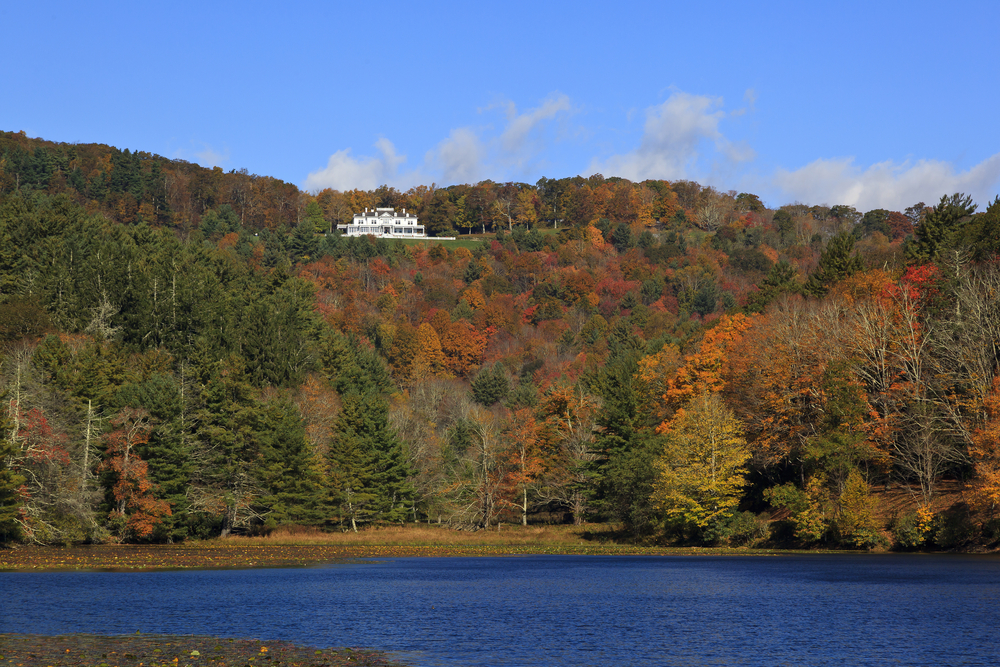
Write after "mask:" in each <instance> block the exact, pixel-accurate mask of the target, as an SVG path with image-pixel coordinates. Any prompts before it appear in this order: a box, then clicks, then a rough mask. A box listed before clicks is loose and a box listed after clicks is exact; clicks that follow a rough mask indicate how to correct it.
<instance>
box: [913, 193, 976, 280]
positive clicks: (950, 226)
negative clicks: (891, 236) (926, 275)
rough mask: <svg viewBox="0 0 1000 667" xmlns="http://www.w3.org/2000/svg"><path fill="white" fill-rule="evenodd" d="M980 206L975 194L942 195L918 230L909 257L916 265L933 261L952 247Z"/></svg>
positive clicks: (918, 226)
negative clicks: (974, 196) (973, 196)
mask: <svg viewBox="0 0 1000 667" xmlns="http://www.w3.org/2000/svg"><path fill="white" fill-rule="evenodd" d="M975 210H976V205H975V204H973V203H972V196H971V195H963V194H961V193H957V192H956V193H955V194H953V195H951V196H947V195H942V196H941V201H940V202H938V205H937V206H935V207H934V209H933V210H931V211H930V212H929V213H927V215H925V216H924V218H923V220H921V221H920V224H918V225H917V227H916V229H915V230H914V231H915V234H916V238H915V239H914V240H913V242H911V243H909V244H907V246H906V257H907V259H909V260H910V261H911V262H913V263H914V264H923V263H926V262H933V261H936V260H937V259H938V257H939V256H940V255H941V253H942V252H943V251H945V250H947V249H948V248H950V247H952V246H953V245H954V243H955V242H956V240H958V239H959V238H960V236H961V232H962V229H963V227H964V226H965V225H966V224H967V223H968V222H969V220H970V219H971V218H970V216H971V215H972V214H973V213H974V212H975Z"/></svg>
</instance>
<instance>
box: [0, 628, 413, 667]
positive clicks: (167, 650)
mask: <svg viewBox="0 0 1000 667" xmlns="http://www.w3.org/2000/svg"><path fill="white" fill-rule="evenodd" d="M0 661H2V662H4V663H7V664H14V665H19V666H21V667H36V666H45V665H77V666H81V667H83V666H87V667H89V666H98V665H100V666H101V667H125V666H126V665H127V666H128V667H135V666H137V665H144V666H146V667H197V665H201V664H204V665H212V666H213V667H236V666H244V667H245V666H247V665H260V666H262V667H263V666H265V665H284V666H286V667H298V666H302V667H305V666H307V665H308V666H316V667H322V666H329V667H339V666H342V665H360V666H362V667H404V665H403V663H400V662H397V661H394V660H390V659H389V658H388V657H386V653H384V652H382V651H376V650H373V649H355V648H317V647H312V646H300V645H297V644H294V643H292V642H287V641H266V640H261V639H228V638H220V637H207V636H202V635H153V634H150V635H145V634H140V633H136V634H134V635H91V634H86V633H74V634H67V635H36V634H19V633H0Z"/></svg>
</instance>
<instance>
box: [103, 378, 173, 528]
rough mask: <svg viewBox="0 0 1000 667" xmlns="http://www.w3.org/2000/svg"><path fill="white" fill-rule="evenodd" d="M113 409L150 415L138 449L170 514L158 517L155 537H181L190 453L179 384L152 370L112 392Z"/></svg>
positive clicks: (156, 490) (156, 492)
mask: <svg viewBox="0 0 1000 667" xmlns="http://www.w3.org/2000/svg"><path fill="white" fill-rule="evenodd" d="M114 405H115V407H116V408H124V407H134V408H142V409H144V410H146V411H147V412H148V413H149V415H150V423H151V426H152V428H151V430H150V432H149V440H148V441H147V442H146V443H144V444H143V445H141V446H140V447H139V448H138V452H139V455H140V456H141V457H142V458H143V460H145V461H146V462H147V463H148V465H149V478H150V480H151V481H152V482H153V484H154V485H155V489H154V490H155V494H156V497H157V498H160V499H162V500H165V501H167V502H168V503H170V508H171V512H172V514H171V515H170V516H167V517H163V518H162V519H161V524H160V526H158V527H157V530H156V533H155V537H157V538H162V539H166V540H167V541H174V540H182V539H184V538H185V537H186V536H187V534H188V525H187V521H188V520H189V519H190V510H191V501H190V498H189V495H188V494H189V491H190V485H191V475H192V461H191V452H190V450H189V448H188V446H187V443H186V441H185V435H186V434H185V433H184V432H183V422H182V414H183V411H184V406H183V405H182V400H181V391H180V385H179V383H178V382H177V381H176V380H175V379H174V377H173V376H172V375H168V374H165V373H154V374H153V375H151V376H150V377H149V379H147V380H145V381H144V382H139V383H130V384H126V385H123V386H122V387H121V388H120V389H119V390H118V392H117V394H116V395H115V400H114Z"/></svg>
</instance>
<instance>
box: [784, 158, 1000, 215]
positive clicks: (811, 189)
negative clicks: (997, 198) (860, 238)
mask: <svg viewBox="0 0 1000 667" xmlns="http://www.w3.org/2000/svg"><path fill="white" fill-rule="evenodd" d="M773 183H774V185H775V186H777V187H778V188H780V189H781V190H782V191H783V192H784V193H785V195H786V196H787V197H789V198H790V200H791V201H801V202H807V203H811V204H820V203H822V204H827V205H830V206H833V205H836V204H846V205H848V206H853V207H855V208H856V209H858V210H859V211H870V210H872V209H876V208H885V209H889V210H895V211H901V210H903V209H905V208H906V207H908V206H912V205H913V204H915V203H917V202H919V201H923V202H926V203H928V204H933V203H935V202H937V201H938V199H940V197H941V196H942V195H949V194H952V193H955V192H962V193H966V194H970V195H972V198H973V199H974V200H975V201H976V202H978V203H979V205H980V206H981V207H982V206H985V205H986V204H987V203H988V202H989V201H991V200H992V199H993V197H994V195H996V192H997V186H998V185H1000V153H997V154H996V155H993V156H992V157H990V158H987V159H986V160H984V161H982V162H980V163H979V164H977V165H976V166H974V167H972V168H971V169H969V170H968V171H963V172H957V171H956V170H955V167H954V166H953V165H951V164H949V163H947V162H941V161H939V160H917V161H916V162H911V161H906V162H903V163H900V164H897V163H894V162H892V161H886V162H880V163H878V164H874V165H872V166H870V167H868V168H867V169H862V168H861V167H858V166H857V165H855V164H854V159H853V158H836V159H829V160H822V159H821V160H816V161H815V162H812V163H810V164H807V165H806V166H804V167H802V168H801V169H796V170H794V171H789V170H786V169H778V170H777V171H776V172H775V174H774V177H773Z"/></svg>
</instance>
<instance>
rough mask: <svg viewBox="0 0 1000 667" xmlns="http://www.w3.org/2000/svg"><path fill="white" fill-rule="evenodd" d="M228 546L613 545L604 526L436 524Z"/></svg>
mask: <svg viewBox="0 0 1000 667" xmlns="http://www.w3.org/2000/svg"><path fill="white" fill-rule="evenodd" d="M224 541H225V542H227V543H232V544H244V545H248V546H249V545H259V546H268V545H337V546H432V545H433V546H439V547H448V546H485V545H488V546H519V547H523V546H550V547H556V546H562V547H582V546H587V545H593V544H594V543H595V542H598V543H603V544H613V543H614V540H613V539H612V533H611V532H610V530H609V529H608V528H607V527H606V526H603V525H598V524H594V525H585V526H555V525H545V526H517V525H501V526H499V527H496V526H494V527H492V528H490V529H489V530H476V531H471V530H456V529H454V528H451V527H448V526H442V525H435V524H431V525H428V524H407V525H403V526H381V527H373V528H364V529H361V530H359V531H358V532H356V533H355V532H353V531H334V532H330V531H323V530H319V529H317V528H308V527H296V526H293V527H282V528H278V529H276V530H274V531H271V532H270V533H269V534H267V535H262V536H252V537H243V536H232V537H227V538H226V539H225V540H224Z"/></svg>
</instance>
